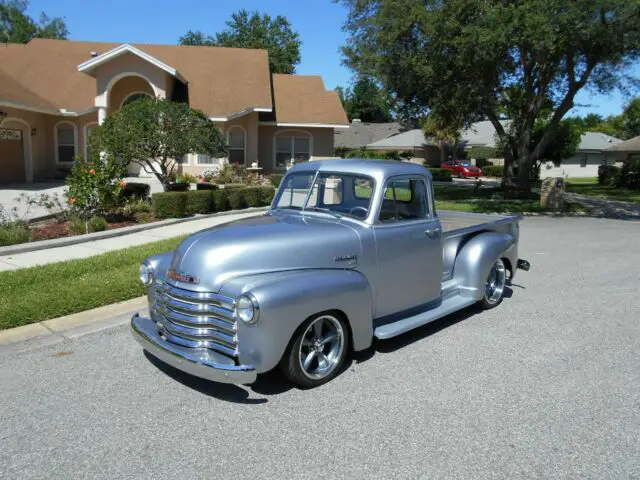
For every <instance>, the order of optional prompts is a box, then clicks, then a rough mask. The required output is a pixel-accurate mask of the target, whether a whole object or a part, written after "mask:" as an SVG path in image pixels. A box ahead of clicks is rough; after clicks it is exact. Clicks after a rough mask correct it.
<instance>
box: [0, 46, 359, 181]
mask: <svg viewBox="0 0 640 480" xmlns="http://www.w3.org/2000/svg"><path fill="white" fill-rule="evenodd" d="M142 95H147V96H155V97H160V98H166V99H170V100H174V101H182V102H187V103H188V104H189V105H190V106H191V107H193V108H196V109H199V110H202V111H203V112H204V113H205V114H206V115H208V116H209V118H211V119H212V120H213V121H214V122H216V124H217V125H218V126H219V128H220V129H221V130H222V132H223V134H224V135H225V136H226V138H227V141H228V145H229V156H228V158H225V159H219V158H209V157H208V156H206V155H201V154H198V152H193V153H192V154H189V155H187V156H186V157H185V158H183V159H181V161H182V165H181V170H182V171H186V172H190V173H199V172H201V171H203V170H205V169H208V168H212V167H214V166H216V165H220V164H221V163H223V162H226V161H231V162H234V163H236V162H240V163H242V164H245V165H247V166H249V165H251V164H253V163H258V165H259V167H261V168H263V170H264V171H265V172H271V171H280V170H285V169H286V167H287V166H288V165H290V164H291V162H292V161H295V162H300V161H308V160H313V159H324V158H331V157H332V156H333V147H334V140H333V138H334V130H335V129H336V128H348V127H349V123H348V120H347V117H346V114H345V112H344V110H343V108H342V105H341V103H340V100H339V98H338V96H337V94H336V93H335V92H333V91H327V90H326V89H325V86H324V83H323V81H322V78H321V77H320V76H305V75H279V74H276V75H270V73H269V63H268V57H267V51H266V50H253V49H238V48H220V47H199V46H198V47H196V46H179V45H130V44H126V43H125V44H117V43H96V42H76V41H67V40H45V39H34V40H32V41H31V42H29V43H28V44H26V45H17V44H8V45H1V46H0V183H10V182H22V181H27V182H30V181H34V180H41V179H47V178H51V177H55V176H60V175H61V171H63V170H64V169H68V168H69V167H70V165H71V164H72V162H73V159H74V158H75V156H76V155H80V156H82V157H85V158H86V157H87V155H88V152H87V148H88V147H87V142H86V141H85V140H86V139H87V138H88V137H89V136H90V135H91V132H92V131H93V129H94V128H95V127H96V126H97V125H99V124H101V123H102V122H103V121H104V120H105V118H106V117H107V116H109V115H110V114H112V113H113V112H115V111H117V110H118V109H119V108H120V107H121V106H122V105H124V104H125V103H127V102H130V101H132V100H134V99H136V98H139V97H140V96H142ZM132 173H140V174H141V175H144V174H145V172H144V171H143V172H136V171H135V170H134V171H133V172H132Z"/></svg>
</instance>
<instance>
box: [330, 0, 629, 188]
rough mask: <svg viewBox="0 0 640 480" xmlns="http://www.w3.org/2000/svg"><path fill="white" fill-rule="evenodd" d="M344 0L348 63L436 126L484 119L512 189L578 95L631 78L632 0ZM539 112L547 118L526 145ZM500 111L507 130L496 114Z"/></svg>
mask: <svg viewBox="0 0 640 480" xmlns="http://www.w3.org/2000/svg"><path fill="white" fill-rule="evenodd" d="M342 1H343V3H344V4H345V5H346V6H347V7H348V8H349V14H348V18H347V21H346V23H345V29H346V30H347V32H348V33H349V34H350V36H349V39H348V42H347V45H346V46H345V47H344V48H343V53H344V57H345V63H346V64H347V66H349V67H351V68H352V69H354V70H355V71H356V72H358V73H361V74H365V75H371V76H373V77H374V78H375V79H376V80H378V81H379V82H380V83H381V84H382V85H383V86H384V88H385V89H386V90H387V91H389V92H391V94H392V95H393V96H394V97H395V98H397V99H398V100H399V101H401V102H403V103H404V104H406V105H408V106H410V107H415V108H417V109H428V110H429V114H430V115H433V116H435V117H438V118H440V119H441V121H442V122H443V123H444V122H447V121H448V119H449V118H457V117H462V118H464V119H465V124H466V125H469V124H471V123H472V122H474V121H477V120H482V119H488V120H490V121H491V123H492V124H493V126H494V127H495V129H496V131H497V134H498V136H499V137H500V139H501V140H502V144H503V145H504V152H503V153H504V158H505V177H504V179H503V180H504V183H505V185H506V186H510V187H511V186H517V187H520V188H524V189H528V188H530V184H529V170H530V167H531V165H532V163H533V162H534V161H536V160H537V159H539V158H541V156H542V155H543V153H544V152H545V151H546V149H547V147H548V145H549V144H550V143H551V141H552V140H553V137H554V135H555V134H556V132H557V130H558V126H559V124H560V121H561V120H562V118H563V117H564V116H565V114H566V113H567V112H568V111H569V110H570V109H571V108H572V107H573V106H574V98H575V96H576V94H577V93H578V92H579V91H580V90H582V89H583V88H590V89H592V90H594V91H596V92H599V93H603V92H609V91H612V90H613V89H615V88H622V87H625V86H626V87H628V86H630V85H632V83H631V82H630V79H629V75H628V71H629V67H630V65H632V63H633V61H634V60H636V59H637V58H638V57H639V54H640V22H639V21H638V11H640V0H599V1H595V0H574V1H572V2H560V1H558V0H528V1H522V0H506V1H505V0H486V1H483V2H469V1H468V0H446V1H441V0H342ZM543 109H548V110H549V111H550V115H549V121H548V122H546V124H545V126H544V127H543V130H542V134H541V135H540V136H539V138H537V141H535V142H532V139H533V133H534V127H535V125H536V121H537V120H539V119H540V118H541V116H542V114H543ZM505 112H507V113H508V116H509V118H510V119H511V120H512V122H511V123H510V128H509V129H505V128H504V127H503V125H502V124H501V123H500V121H499V120H500V115H501V113H505Z"/></svg>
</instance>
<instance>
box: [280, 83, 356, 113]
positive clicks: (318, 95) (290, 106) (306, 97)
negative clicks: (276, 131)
mask: <svg viewBox="0 0 640 480" xmlns="http://www.w3.org/2000/svg"><path fill="white" fill-rule="evenodd" d="M273 100H274V104H275V114H276V120H277V121H278V123H314V124H325V125H348V124H349V121H348V120H347V115H346V113H345V112H344V109H343V108H342V104H341V103H340V99H339V98H338V94H337V93H336V92H333V91H329V92H328V91H327V90H325V88H324V82H323V81H322V77H320V76H319V75H286V74H274V75H273Z"/></svg>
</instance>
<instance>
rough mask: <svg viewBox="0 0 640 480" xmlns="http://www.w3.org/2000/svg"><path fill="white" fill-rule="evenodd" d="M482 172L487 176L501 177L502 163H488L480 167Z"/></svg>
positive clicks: (502, 171)
mask: <svg viewBox="0 0 640 480" xmlns="http://www.w3.org/2000/svg"><path fill="white" fill-rule="evenodd" d="M482 172H483V173H484V174H485V175H486V176H487V177H502V174H503V173H504V166H502V165H488V166H486V167H484V168H483V169H482Z"/></svg>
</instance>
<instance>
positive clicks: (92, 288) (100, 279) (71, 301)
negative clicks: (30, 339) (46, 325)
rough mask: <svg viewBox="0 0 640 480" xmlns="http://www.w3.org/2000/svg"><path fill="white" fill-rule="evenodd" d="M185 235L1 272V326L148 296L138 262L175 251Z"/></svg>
mask: <svg viewBox="0 0 640 480" xmlns="http://www.w3.org/2000/svg"><path fill="white" fill-rule="evenodd" d="M183 239H184V237H176V238H171V239H168V240H162V241H159V242H154V243H148V244H146V245H140V246H136V247H130V248H126V249H123V250H116V251H114V252H109V253H105V254H102V255H97V256H95V257H89V258H86V259H82V260H71V261H68V262H61V263H52V264H49V265H43V266H39V267H33V268H25V269H21V270H16V271H14V272H3V273H2V275H0V292H2V295H1V296H0V330H1V329H5V328H11V327H18V326H20V325H27V324H29V323H35V322H38V321H41V320H47V319H49V318H56V317H60V316H63V315H68V314H71V313H76V312H81V311H83V310H89V309H91V308H96V307H100V306H102V305H108V304H111V303H115V302H120V301H123V300H128V299H130V298H135V297H139V296H140V295H144V293H145V287H144V286H143V285H142V284H140V281H139V280H138V267H139V266H140V262H141V261H142V260H144V259H145V258H146V257H148V256H149V255H155V254H158V253H163V252H166V251H169V250H173V249H174V248H175V247H176V246H177V245H178V244H179V243H180V242H181V241H182V240H183Z"/></svg>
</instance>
